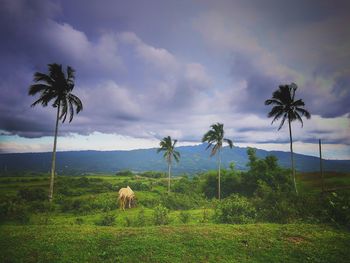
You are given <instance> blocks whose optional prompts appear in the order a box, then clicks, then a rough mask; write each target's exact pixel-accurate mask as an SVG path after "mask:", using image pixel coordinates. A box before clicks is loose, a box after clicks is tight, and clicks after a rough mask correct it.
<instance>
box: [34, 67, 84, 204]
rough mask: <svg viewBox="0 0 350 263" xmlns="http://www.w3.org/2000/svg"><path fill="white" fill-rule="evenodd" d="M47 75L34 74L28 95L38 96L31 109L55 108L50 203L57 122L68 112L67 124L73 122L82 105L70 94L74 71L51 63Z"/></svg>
mask: <svg viewBox="0 0 350 263" xmlns="http://www.w3.org/2000/svg"><path fill="white" fill-rule="evenodd" d="M48 71H49V72H48V74H45V73H40V72H35V73H34V80H33V81H34V82H35V84H33V85H31V86H30V87H29V95H31V96H34V95H36V94H40V97H39V99H37V100H36V101H34V103H33V104H32V105H31V106H32V107H34V106H36V105H38V104H41V105H42V106H43V107H46V106H47V105H48V104H49V103H50V102H52V106H53V107H54V108H56V111H57V113H56V125H55V137H54V143H53V151H52V164H51V177H50V189H49V201H50V202H52V198H53V187H54V178H55V170H56V167H55V166H56V145H57V132H58V121H59V120H61V121H62V123H63V122H64V121H65V120H66V117H67V115H68V111H69V115H70V116H69V122H71V121H72V120H73V116H74V112H75V113H76V114H78V113H79V112H80V111H81V110H82V109H83V104H82V102H81V101H80V99H79V98H78V97H77V96H75V95H74V94H72V91H73V89H74V79H75V75H74V72H75V71H74V69H73V68H72V67H70V66H67V69H66V72H64V71H63V70H62V65H59V64H56V63H53V64H49V65H48Z"/></svg>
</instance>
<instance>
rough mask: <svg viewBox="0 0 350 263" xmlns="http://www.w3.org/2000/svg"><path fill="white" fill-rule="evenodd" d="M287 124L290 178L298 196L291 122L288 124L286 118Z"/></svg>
mask: <svg viewBox="0 0 350 263" xmlns="http://www.w3.org/2000/svg"><path fill="white" fill-rule="evenodd" d="M288 124H289V140H290V159H291V163H292V176H293V182H294V188H295V193H296V194H297V195H298V188H297V183H296V181H295V167H294V154H293V138H292V126H291V122H290V118H289V117H288Z"/></svg>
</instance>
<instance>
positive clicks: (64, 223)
mask: <svg viewBox="0 0 350 263" xmlns="http://www.w3.org/2000/svg"><path fill="white" fill-rule="evenodd" d="M328 177H329V178H327V180H329V181H330V182H333V183H334V184H337V183H339V182H340V181H341V182H343V183H344V182H346V183H347V182H348V181H349V176H348V175H344V174H339V175H338V174H331V175H330V176H329V175H328ZM298 178H299V185H300V186H301V191H304V192H307V193H311V194H312V193H316V192H318V191H319V184H318V179H317V174H303V175H299V177H298ZM178 180H179V179H174V180H173V181H172V185H175V184H176V182H177V181H178ZM127 184H134V185H135V187H136V186H137V187H139V189H140V190H135V192H136V196H137V206H136V207H134V208H131V209H127V210H126V211H122V210H120V209H118V207H117V190H116V189H118V188H119V187H121V186H123V187H125V186H126V185H127ZM166 186H167V182H166V179H164V178H158V179H154V178H146V177H139V176H131V177H130V176H113V175H91V176H86V177H69V176H59V177H58V179H57V181H56V188H55V189H56V193H55V194H56V195H55V203H54V209H53V210H52V211H48V210H47V209H46V208H45V207H44V209H42V208H40V207H41V206H40V204H41V203H40V202H38V201H28V200H27V201H25V203H24V204H25V207H27V208H28V209H29V214H28V216H29V217H28V218H27V219H26V220H25V222H22V221H21V220H20V221H18V220H15V219H8V220H3V221H1V225H0V247H1V253H0V262H350V254H349V253H348V252H347V251H348V245H349V244H350V233H349V231H348V230H345V229H344V228H342V227H337V228H335V227H334V226H333V227H332V226H330V225H325V224H321V223H312V224H310V223H306V222H302V221H300V222H294V223H290V224H272V223H264V222H261V223H255V224H234V225H228V224H218V223H215V221H214V220H213V215H214V207H215V205H216V203H217V201H216V200H207V199H205V198H203V197H197V199H198V200H197V199H193V202H196V203H195V204H194V205H193V206H189V207H187V208H183V209H170V210H169V211H168V221H167V223H166V224H167V225H163V226H155V221H154V214H155V207H156V206H157V204H158V203H161V202H165V201H166V202H175V201H176V202H177V203H182V200H184V201H186V200H187V201H188V200H190V202H192V199H188V196H184V195H181V194H177V195H175V197H176V198H180V199H176V198H175V199H170V200H168V199H164V198H166V195H165V193H166ZM21 189H43V190H45V191H47V189H48V178H47V177H42V176H41V177H39V176H37V177H35V176H32V177H1V178H0V201H2V202H3V201H6V200H10V199H11V198H16V197H18V195H19V192H20V191H21ZM181 198H186V199H181ZM13 200H15V199H13ZM164 200H165V201H164ZM176 202H175V205H176ZM20 204H21V203H20ZM38 204H39V206H38ZM46 204H47V203H46ZM190 204H191V203H190ZM10 207H12V206H10ZM37 207H39V208H40V209H39V208H37ZM0 209H1V206H0ZM11 209H17V208H16V207H15V206H14V208H11ZM35 209H37V210H35ZM41 210H42V211H41ZM15 211H16V210H15ZM0 212H1V210H0ZM184 215H185V217H186V218H185V219H186V220H184ZM106 218H107V219H112V220H111V221H110V222H109V221H107V223H106V222H105V223H101V221H103V220H106ZM101 224H102V225H105V226H101ZM106 225H107V226H106Z"/></svg>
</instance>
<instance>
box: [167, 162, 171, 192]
mask: <svg viewBox="0 0 350 263" xmlns="http://www.w3.org/2000/svg"><path fill="white" fill-rule="evenodd" d="M170 176H171V161H169V162H168V194H170Z"/></svg>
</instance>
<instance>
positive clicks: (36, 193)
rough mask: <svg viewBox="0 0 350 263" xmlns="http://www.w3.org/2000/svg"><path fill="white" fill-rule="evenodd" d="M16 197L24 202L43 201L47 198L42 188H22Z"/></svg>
mask: <svg viewBox="0 0 350 263" xmlns="http://www.w3.org/2000/svg"><path fill="white" fill-rule="evenodd" d="M17 196H18V197H20V198H22V199H23V200H26V201H37V200H39V201H43V200H46V199H47V198H48V197H47V196H48V195H47V193H46V191H45V190H44V189H42V188H23V189H20V190H19V191H18V192H17Z"/></svg>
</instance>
